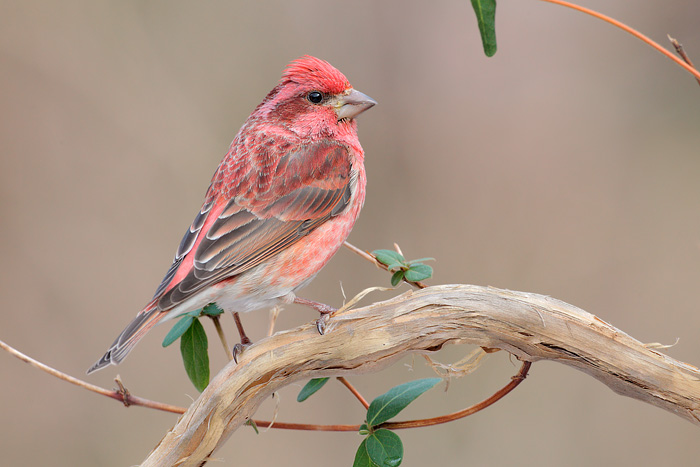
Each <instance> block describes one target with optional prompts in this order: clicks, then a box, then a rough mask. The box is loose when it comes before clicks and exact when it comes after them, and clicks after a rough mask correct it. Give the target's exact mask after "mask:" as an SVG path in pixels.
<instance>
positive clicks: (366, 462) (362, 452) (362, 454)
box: [352, 438, 377, 467]
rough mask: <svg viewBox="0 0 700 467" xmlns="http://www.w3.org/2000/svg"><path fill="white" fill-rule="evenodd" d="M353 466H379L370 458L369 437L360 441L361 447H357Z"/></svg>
mask: <svg viewBox="0 0 700 467" xmlns="http://www.w3.org/2000/svg"><path fill="white" fill-rule="evenodd" d="M352 467H377V464H375V463H374V462H372V460H371V459H370V458H369V453H368V452H367V438H365V439H363V440H362V442H361V443H360V447H359V448H357V452H356V453H355V461H354V462H353V463H352Z"/></svg>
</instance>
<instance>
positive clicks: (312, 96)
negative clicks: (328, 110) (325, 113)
mask: <svg viewBox="0 0 700 467" xmlns="http://www.w3.org/2000/svg"><path fill="white" fill-rule="evenodd" d="M306 99H307V100H308V101H309V102H311V103H312V104H320V103H321V102H322V101H323V94H321V93H320V92H318V91H311V92H310V93H308V94H307V95H306Z"/></svg>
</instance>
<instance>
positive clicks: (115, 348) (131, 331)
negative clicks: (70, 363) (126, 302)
mask: <svg viewBox="0 0 700 467" xmlns="http://www.w3.org/2000/svg"><path fill="white" fill-rule="evenodd" d="M166 314H167V313H164V312H162V311H161V310H159V309H158V307H157V306H156V300H154V301H153V302H151V303H149V304H148V305H147V306H146V308H144V309H143V311H141V312H140V313H139V314H138V315H136V318H134V319H133V321H131V323H129V325H128V326H127V327H126V328H124V330H123V331H122V333H121V334H119V337H117V339H116V340H115V341H114V343H113V344H112V345H111V346H110V347H109V350H107V352H106V353H105V354H104V355H103V356H102V358H100V359H99V360H98V361H97V363H95V364H94V365H93V366H92V367H90V369H89V370H88V371H87V374H90V373H92V372H95V371H97V370H99V369H102V368H104V367H106V366H107V365H110V364H112V365H117V364H119V363H121V361H122V360H124V359H125V358H126V356H127V354H128V353H129V352H130V351H131V349H133V348H134V346H135V345H136V344H137V343H138V342H139V341H140V340H141V338H142V337H143V336H144V334H146V333H147V332H148V330H149V329H151V328H152V327H153V326H155V324H156V323H157V322H158V321H160V320H161V319H162V318H164V317H165V315H166Z"/></svg>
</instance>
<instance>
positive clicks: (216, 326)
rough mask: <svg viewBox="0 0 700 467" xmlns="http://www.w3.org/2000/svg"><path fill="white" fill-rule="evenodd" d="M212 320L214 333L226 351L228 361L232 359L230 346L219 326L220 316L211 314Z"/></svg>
mask: <svg viewBox="0 0 700 467" xmlns="http://www.w3.org/2000/svg"><path fill="white" fill-rule="evenodd" d="M211 319H212V321H214V327H215V328H216V333H217V334H218V335H219V340H220V341H221V345H223V346H224V352H225V353H226V357H227V358H228V361H229V362H230V361H231V360H233V352H232V351H231V347H229V345H228V342H227V341H226V334H224V329H223V328H222V327H221V319H220V317H219V316H218V315H217V316H211Z"/></svg>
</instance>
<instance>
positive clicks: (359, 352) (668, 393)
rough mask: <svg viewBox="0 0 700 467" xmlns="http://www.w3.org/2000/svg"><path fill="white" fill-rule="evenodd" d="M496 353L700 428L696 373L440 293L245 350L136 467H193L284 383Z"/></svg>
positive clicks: (534, 317)
mask: <svg viewBox="0 0 700 467" xmlns="http://www.w3.org/2000/svg"><path fill="white" fill-rule="evenodd" d="M456 343H470V344H476V345H479V346H483V347H488V348H497V349H502V350H505V351H507V352H510V353H512V354H513V355H515V356H517V357H518V358H519V359H521V360H524V361H531V362H534V361H537V360H543V359H546V360H554V361H558V362H561V363H564V364H566V365H569V366H572V367H574V368H577V369H579V370H581V371H583V372H585V373H588V374H589V375H591V376H593V377H594V378H596V379H598V380H599V381H601V382H602V383H604V384H606V385H607V386H608V387H610V388H611V389H612V390H614V391H615V392H617V393H619V394H621V395H625V396H629V397H633V398H635V399H639V400H641V401H643V402H647V403H649V404H652V405H656V406H658V407H661V408H663V409H666V410H668V411H671V412H673V413H675V414H676V415H679V416H681V417H683V418H685V419H687V420H689V421H691V422H693V423H695V424H698V425H700V371H699V370H698V369H697V368H696V367H694V366H692V365H688V364H685V363H682V362H679V361H676V360H674V359H672V358H670V357H667V356H665V355H663V354H661V353H659V352H657V351H655V350H653V349H650V348H648V347H647V346H645V345H644V344H643V343H641V342H639V341H637V340H635V339H633V338H632V337H630V336H628V335H627V334H625V333H624V332H622V331H620V330H618V329H616V328H614V327H613V326H611V325H609V324H607V323H606V322H604V321H602V320H600V319H599V318H597V317H595V316H594V315H592V314H590V313H587V312H585V311H583V310H581V309H579V308H577V307H575V306H572V305H569V304H567V303H564V302H561V301H559V300H556V299H553V298H550V297H546V296H543V295H537V294H531V293H523V292H512V291H508V290H500V289H495V288H491V287H477V286H470V285H443V286H436V287H428V288H426V289H423V290H420V291H416V292H408V293H404V294H402V295H400V296H398V297H396V298H393V299H391V300H388V301H385V302H380V303H375V304H373V305H370V306H367V307H364V308H358V309H354V310H346V311H341V312H338V313H336V314H335V315H334V316H333V318H331V320H330V322H329V324H328V327H327V330H326V334H325V335H323V336H321V335H319V334H318V333H317V332H316V327H315V326H314V325H312V324H309V325H305V326H301V327H298V328H296V329H292V330H289V331H284V332H280V333H277V334H275V335H274V336H272V337H270V338H267V339H264V340H261V341H259V342H257V343H256V344H255V345H253V346H251V347H249V348H247V349H246V350H245V352H244V353H243V354H242V355H241V358H240V361H239V364H238V365H236V364H235V363H230V364H228V365H227V366H226V367H224V368H223V370H222V371H221V372H220V373H219V374H218V375H217V376H216V378H215V379H214V380H212V382H211V383H210V384H209V387H208V388H207V389H206V390H205V391H204V392H203V393H202V394H201V395H200V397H199V398H198V399H197V400H196V401H195V402H194V403H193V404H192V405H191V406H190V408H189V409H188V411H187V412H186V413H185V414H184V415H183V416H182V417H181V418H180V420H179V421H178V423H177V424H176V425H175V427H173V428H172V430H171V431H169V432H168V433H167V434H166V436H165V437H164V438H163V439H162V440H161V442H160V443H159V445H158V446H157V447H156V448H155V449H154V450H153V451H152V452H151V454H150V455H149V456H148V458H147V459H146V460H145V462H144V463H143V464H142V466H162V465H173V466H197V465H202V464H203V463H204V462H206V460H207V459H208V457H209V456H210V455H211V454H212V453H213V452H214V451H215V450H216V449H217V448H219V447H220V446H221V445H222V444H223V443H224V442H225V441H226V439H227V438H228V437H229V436H230V435H231V434H232V433H233V432H234V431H235V430H236V429H237V428H238V427H239V426H241V425H242V424H243V423H244V422H245V421H246V420H248V419H249V418H251V417H252V416H253V414H254V413H255V411H256V410H257V408H258V406H259V405H260V404H261V403H262V402H263V400H265V399H266V398H267V397H268V396H269V395H270V394H271V393H272V392H274V391H276V390H278V389H279V388H281V387H282V386H286V385H288V384H290V383H292V382H295V381H298V380H303V379H309V378H317V377H322V376H343V375H349V374H356V373H363V372H370V371H376V370H378V369H380V368H383V367H385V366H387V365H389V364H390V363H392V362H394V361H395V360H397V359H398V358H400V357H402V356H403V355H405V354H406V353H407V352H424V353H425V352H431V351H435V350H438V349H440V348H441V347H442V346H443V345H445V344H456Z"/></svg>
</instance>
